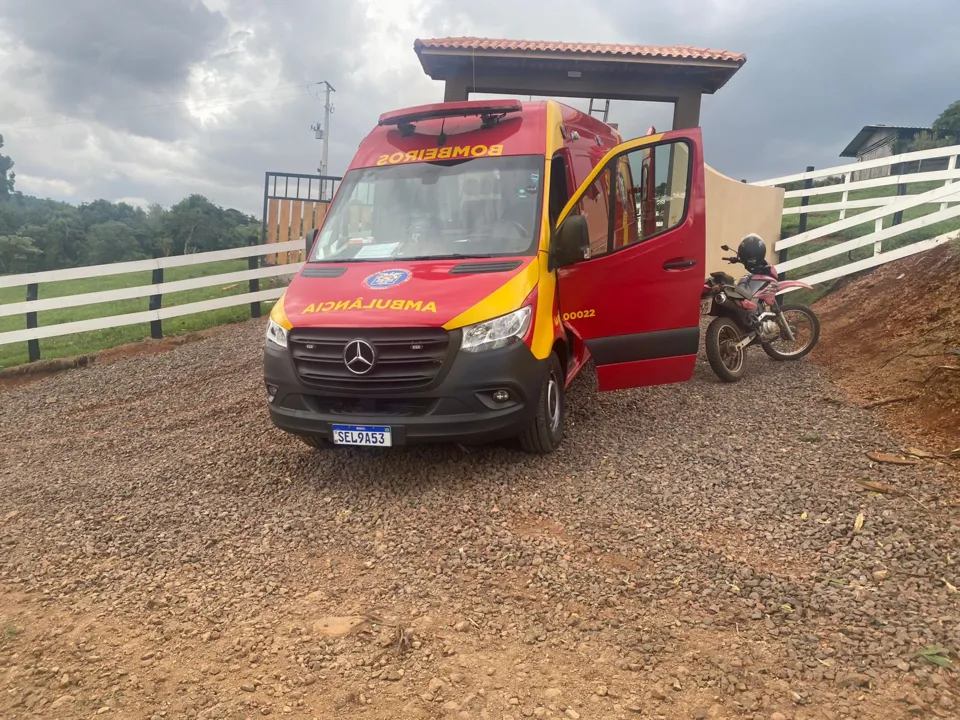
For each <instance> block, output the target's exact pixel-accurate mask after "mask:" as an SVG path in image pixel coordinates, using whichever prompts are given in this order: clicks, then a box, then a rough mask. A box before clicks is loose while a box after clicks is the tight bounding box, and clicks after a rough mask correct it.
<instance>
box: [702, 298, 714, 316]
mask: <svg viewBox="0 0 960 720" xmlns="http://www.w3.org/2000/svg"><path fill="white" fill-rule="evenodd" d="M712 309H713V298H712V297H708V298H704V299H702V300H701V301H700V314H701V315H709V314H710V311H711V310H712Z"/></svg>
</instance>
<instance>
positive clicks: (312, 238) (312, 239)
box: [304, 228, 320, 259]
mask: <svg viewBox="0 0 960 720" xmlns="http://www.w3.org/2000/svg"><path fill="white" fill-rule="evenodd" d="M319 235H320V230H319V229H318V228H310V229H309V230H307V232H305V233H304V238H305V239H306V241H307V242H306V247H307V254H306V256H305V257H306V258H308V259H309V258H310V256H311V255H313V245H314V243H316V242H317V237H318V236H319Z"/></svg>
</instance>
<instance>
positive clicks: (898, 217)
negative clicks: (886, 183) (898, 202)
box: [893, 183, 907, 225]
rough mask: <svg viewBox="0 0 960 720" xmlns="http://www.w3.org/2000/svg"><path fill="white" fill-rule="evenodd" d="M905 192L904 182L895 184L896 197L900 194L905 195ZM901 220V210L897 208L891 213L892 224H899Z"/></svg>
mask: <svg viewBox="0 0 960 720" xmlns="http://www.w3.org/2000/svg"><path fill="white" fill-rule="evenodd" d="M906 194H907V184H906V183H900V184H898V185H897V197H901V196H903V195H906ZM902 222H903V210H897V211H896V212H895V213H894V214H893V224H894V225H899V224H900V223H902Z"/></svg>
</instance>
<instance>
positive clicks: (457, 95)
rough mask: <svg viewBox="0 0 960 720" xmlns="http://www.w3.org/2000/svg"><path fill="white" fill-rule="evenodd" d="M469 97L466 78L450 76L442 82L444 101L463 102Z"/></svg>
mask: <svg viewBox="0 0 960 720" xmlns="http://www.w3.org/2000/svg"><path fill="white" fill-rule="evenodd" d="M469 99H470V90H469V88H468V87H467V82H466V80H464V79H462V78H450V79H449V80H447V81H445V82H444V83H443V101H444V102H463V101H465V100H469Z"/></svg>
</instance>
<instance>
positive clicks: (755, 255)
mask: <svg viewBox="0 0 960 720" xmlns="http://www.w3.org/2000/svg"><path fill="white" fill-rule="evenodd" d="M721 249H722V250H725V251H727V252H732V250H731V248H729V247H728V246H726V245H723V246H721ZM723 259H724V260H726V261H727V262H729V263H731V264H740V265H743V266H744V267H745V268H746V269H747V274H746V275H744V276H743V277H741V278H740V279H739V280H737V281H734V279H733V277H731V276H730V275H728V274H727V273H725V272H714V273H711V274H710V277H709V278H707V279H706V280H705V281H704V283H703V291H702V292H701V294H700V300H701V314H703V315H712V316H714V319H713V320H712V321H711V322H710V325H709V326H707V336H706V341H705V344H706V350H707V359H708V360H709V361H710V367H711V368H712V369H713V372H714V373H716V375H717V377H719V378H720V379H721V380H723V381H724V382H737V381H738V380H739V379H740V378H741V377H743V372H744V360H745V357H746V349H747V348H748V347H750V346H751V345H756V344H759V345H760V346H761V347H762V348H763V351H764V352H765V353H766V354H767V355H769V356H770V357H771V358H773V359H774V360H799V359H800V358H802V357H803V356H804V355H807V354H808V353H809V352H810V351H811V350H813V348H814V346H816V344H817V341H818V340H819V339H820V319H819V318H818V317H817V315H816V313H814V312H813V310H811V309H810V308H809V307H807V306H806V305H800V304H783V305H781V304H780V302H779V300H778V299H777V294H778V293H781V292H783V291H784V290H788V289H791V288H805V289H808V290H809V289H810V288H811V286H810V285H808V284H807V283H803V282H797V281H783V282H781V281H779V280H778V279H777V270H776V268H775V267H773V266H772V265H770V264H768V263H767V261H766V246H765V245H764V243H763V240H761V239H760V237H759V236H757V235H747V236H746V237H745V238H744V239H743V241H742V242H741V243H740V247H739V248H738V249H737V254H736V256H733V257H725V258H723Z"/></svg>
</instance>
